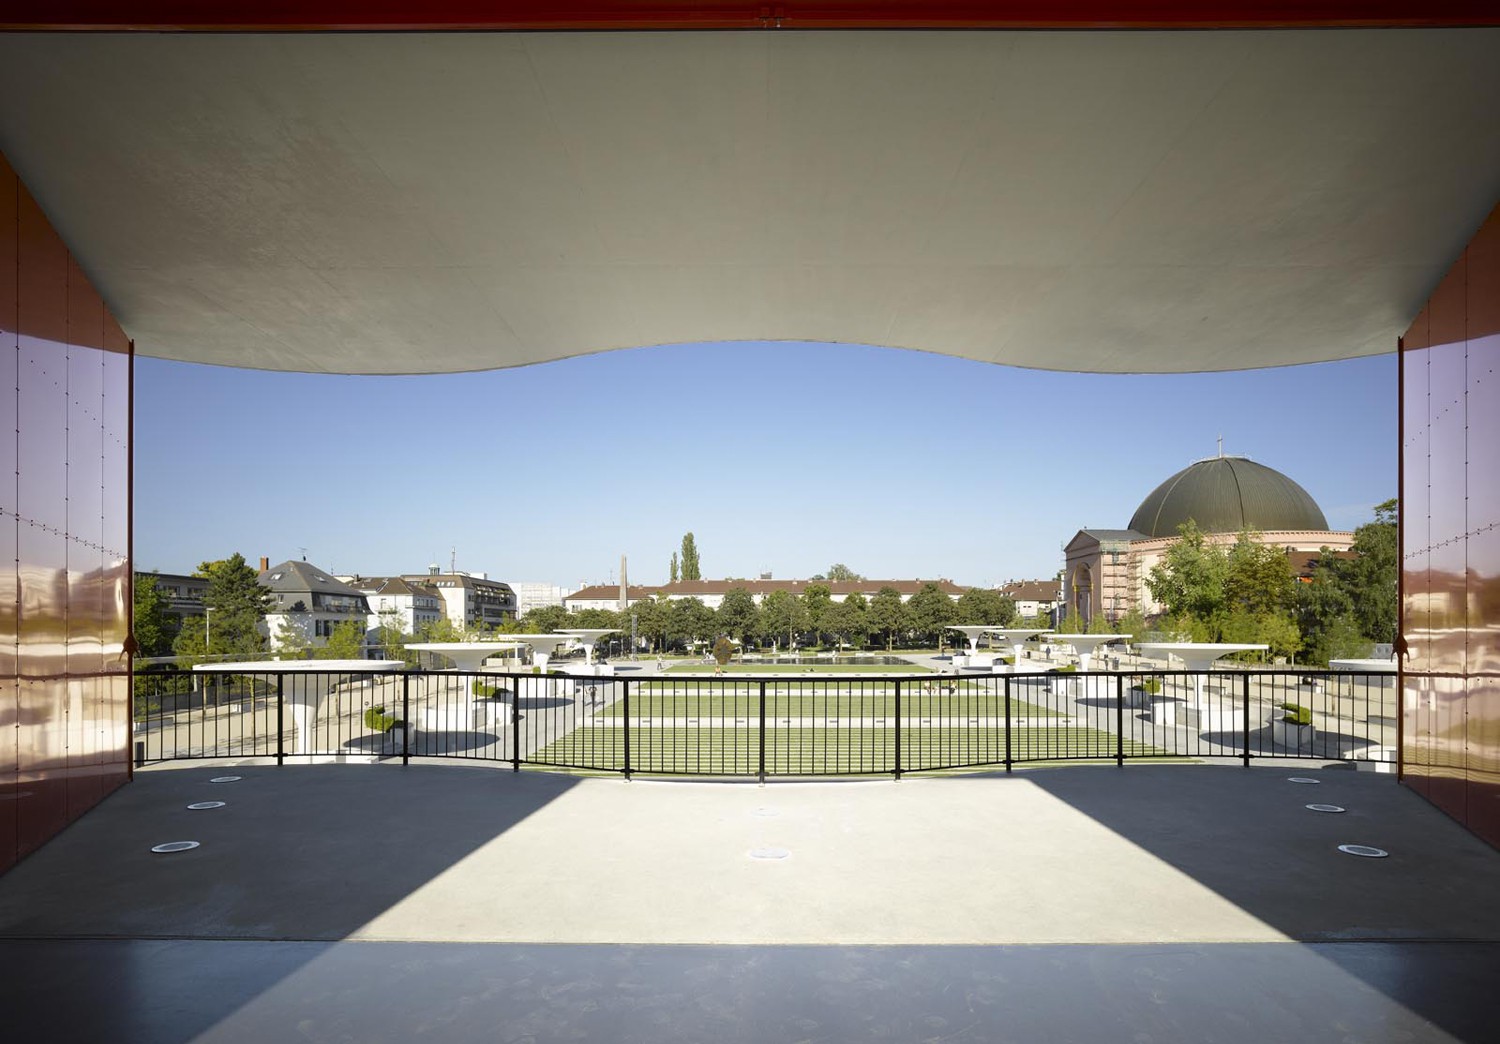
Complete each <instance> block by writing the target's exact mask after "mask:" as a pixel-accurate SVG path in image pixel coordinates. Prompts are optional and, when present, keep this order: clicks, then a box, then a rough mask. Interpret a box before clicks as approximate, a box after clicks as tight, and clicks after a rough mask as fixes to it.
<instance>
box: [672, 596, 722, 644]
mask: <svg viewBox="0 0 1500 1044" xmlns="http://www.w3.org/2000/svg"><path fill="white" fill-rule="evenodd" d="M715 623H716V621H715V619H714V611H713V610H712V609H710V608H709V607H708V606H706V605H704V604H703V601H702V599H698V598H677V599H674V600H673V602H672V611H671V616H670V622H669V627H670V630H669V632H668V633H669V634H670V635H671V638H672V640H673V641H675V642H686V643H691V642H701V641H706V640H707V639H709V638H711V637H713V635H714V632H715Z"/></svg>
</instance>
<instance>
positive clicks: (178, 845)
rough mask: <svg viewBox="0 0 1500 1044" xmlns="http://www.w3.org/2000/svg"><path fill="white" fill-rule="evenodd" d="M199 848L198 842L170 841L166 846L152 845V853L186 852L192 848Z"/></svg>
mask: <svg viewBox="0 0 1500 1044" xmlns="http://www.w3.org/2000/svg"><path fill="white" fill-rule="evenodd" d="M197 847H198V842H196V841H168V842H167V843H166V844H164V845H152V846H151V851H153V852H161V853H168V852H186V851H187V850H188V849H190V848H197Z"/></svg>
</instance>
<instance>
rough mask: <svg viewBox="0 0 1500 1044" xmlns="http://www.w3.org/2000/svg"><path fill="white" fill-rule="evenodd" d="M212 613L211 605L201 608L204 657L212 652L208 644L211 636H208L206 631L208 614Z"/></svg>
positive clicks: (207, 630)
mask: <svg viewBox="0 0 1500 1044" xmlns="http://www.w3.org/2000/svg"><path fill="white" fill-rule="evenodd" d="M213 611H214V607H213V606H211V605H205V606H204V607H203V654H204V655H205V656H207V655H208V654H209V653H211V652H212V651H213V648H212V646H211V644H210V640H211V637H212V636H211V635H210V633H209V629H208V621H209V613H212V612H213Z"/></svg>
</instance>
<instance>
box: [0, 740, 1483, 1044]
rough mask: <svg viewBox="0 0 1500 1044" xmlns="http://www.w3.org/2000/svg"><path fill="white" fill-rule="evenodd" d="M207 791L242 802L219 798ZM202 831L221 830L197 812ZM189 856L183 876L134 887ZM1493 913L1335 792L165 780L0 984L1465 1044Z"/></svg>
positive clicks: (1240, 776)
mask: <svg viewBox="0 0 1500 1044" xmlns="http://www.w3.org/2000/svg"><path fill="white" fill-rule="evenodd" d="M225 774H229V775H238V776H240V777H242V778H241V779H239V780H238V781H235V782H232V783H213V782H210V780H211V779H212V778H213V777H215V776H220V775H225ZM1298 774H1306V775H1308V776H1310V777H1313V778H1317V779H1319V780H1320V783H1319V784H1317V785H1306V784H1296V783H1291V782H1289V781H1288V778H1287V777H1288V776H1292V775H1298ZM204 800H222V801H224V802H226V804H225V806H224V807H223V808H219V809H211V810H201V811H195V810H190V809H188V808H187V807H186V806H187V805H189V804H192V803H195V802H198V801H204ZM1314 802H1317V803H1327V804H1335V805H1338V806H1340V807H1343V808H1345V809H1347V811H1346V812H1344V813H1341V814H1327V813H1318V812H1313V811H1309V810H1307V809H1306V808H1305V807H1304V806H1305V805H1306V804H1308V803H1314ZM174 840H196V841H199V842H201V847H199V848H197V849H194V850H192V851H188V852H185V853H181V854H177V855H157V854H153V853H151V852H150V851H149V848H150V847H151V846H152V845H153V844H157V843H160V842H165V841H174ZM1343 843H1357V844H1365V845H1372V846H1378V847H1380V848H1382V849H1385V850H1386V851H1388V852H1389V856H1388V857H1387V858H1383V859H1365V858H1356V857H1352V856H1349V855H1345V854H1343V853H1341V852H1339V851H1338V848H1337V846H1338V845H1339V844H1343ZM101 865H108V866H110V867H111V873H110V874H108V875H102V876H101V875H100V874H99V873H98V872H97V867H99V866H101ZM1497 879H1500V853H1497V852H1495V851H1494V850H1492V849H1490V848H1489V847H1488V846H1486V845H1484V844H1483V843H1482V842H1480V841H1478V840H1477V839H1476V838H1474V837H1473V836H1472V835H1470V834H1468V833H1467V832H1465V831H1464V830H1462V829H1461V828H1459V827H1458V826H1457V825H1456V824H1454V823H1452V822H1451V821H1450V820H1448V819H1447V818H1446V817H1444V816H1443V815H1442V814H1441V813H1439V812H1437V811H1436V810H1434V809H1433V808H1431V807H1430V806H1428V805H1427V804H1425V803H1424V802H1422V801H1421V800H1420V799H1419V798H1417V797H1416V796H1415V795H1414V794H1412V793H1410V792H1408V791H1407V790H1405V789H1403V788H1401V787H1399V786H1398V785H1396V784H1395V783H1394V782H1393V780H1392V779H1391V777H1390V776H1388V775H1381V774H1376V773H1371V772H1362V771H1355V770H1353V769H1350V768H1348V767H1346V766H1338V767H1334V766H1330V767H1327V768H1319V767H1315V766H1310V765H1278V766H1267V767H1254V768H1250V769H1244V768H1239V767H1230V766H1192V765H1130V766H1127V767H1125V768H1123V769H1120V768H1115V767H1112V766H1091V767H1077V768H1062V769H1036V770H1031V771H1027V772H1018V773H1016V774H1014V775H1012V776H1010V777H1006V776H1003V775H981V776H967V777H949V778H929V779H916V780H905V781H902V782H899V783H898V782H892V781H889V780H872V781H865V782H843V783H779V784H772V785H769V786H756V785H753V784H725V783H685V782H652V781H634V782H626V781H624V780H619V779H611V778H589V779H582V778H577V777H569V776H562V775H553V774H546V773H540V772H522V773H520V774H512V773H510V772H509V771H506V770H504V769H501V768H495V767H484V766H461V765H452V764H441V765H440V764H413V765H411V766H408V767H405V768H402V767H400V766H390V765H308V766H287V767H283V768H276V767H274V766H263V765H247V766H239V767H236V766H232V765H225V764H214V765H193V766H171V767H161V768H156V769H151V770H147V771H142V772H138V773H137V777H136V780H135V782H134V783H133V784H131V785H130V786H128V787H126V788H125V789H124V790H122V791H119V792H117V793H116V794H115V795H113V796H112V797H110V798H109V799H108V800H106V801H105V803H104V804H103V805H102V806H101V807H99V808H98V809H96V810H95V811H93V812H91V813H89V814H88V815H86V816H85V817H84V818H83V819H82V820H81V821H79V822H78V823H76V824H74V825H73V826H72V827H70V828H69V829H68V830H67V831H65V832H64V833H63V834H62V835H61V836H60V837H59V838H58V839H56V840H55V841H53V842H52V843H50V844H49V845H47V846H46V847H45V848H44V849H42V850H41V851H39V852H38V853H36V854H34V855H33V856H31V857H30V858H28V859H27V860H25V861H24V862H23V863H22V864H21V865H20V866H18V867H17V868H16V869H15V870H13V871H12V872H11V873H9V874H7V875H6V876H5V877H3V878H0V966H3V969H4V973H3V974H0V982H3V983H5V984H6V986H5V988H6V989H8V990H24V991H28V992H30V993H33V994H47V993H48V992H49V991H52V992H53V993H57V994H59V995H61V994H62V993H66V994H68V995H69V996H71V997H72V998H74V999H75V1000H76V1001H78V1003H74V1004H71V1005H66V1006H62V1007H61V1008H59V1007H58V1006H54V1005H33V1006H31V1007H30V1008H28V1010H35V1011H37V1012H43V1011H45V1012H49V1013H54V1014H53V1015H51V1016H49V1017H54V1018H55V1017H56V1015H55V1013H56V1012H57V1011H59V1010H62V1011H63V1015H62V1018H63V1020H64V1022H63V1024H61V1025H54V1026H53V1027H52V1030H53V1031H54V1034H55V1035H54V1036H52V1037H51V1038H50V1039H59V1040H62V1039H79V1040H82V1039H96V1038H94V1037H92V1036H91V1034H92V1033H93V1031H94V1030H96V1029H98V1028H100V1026H101V1025H102V1024H103V1022H106V1021H107V1022H108V1023H109V1025H110V1027H111V1030H112V1032H110V1034H109V1037H110V1039H113V1040H123V1041H134V1040H142V1041H144V1040H150V1041H153V1044H159V1042H161V1041H172V1040H182V1041H186V1040H213V1041H220V1040H224V1041H229V1040H255V1039H267V1038H268V1037H269V1036H271V1035H281V1036H285V1035H286V1034H288V1033H290V1032H293V1028H294V1027H297V1028H299V1030H300V1032H301V1033H302V1034H303V1035H304V1036H305V1037H306V1039H312V1040H352V1039H359V1040H405V1039H412V1037H413V1036H415V1035H417V1034H418V1033H419V1032H422V1033H427V1034H429V1036H431V1037H432V1038H433V1039H442V1040H463V1039H473V1038H471V1037H468V1036H466V1034H467V1033H469V1032H470V1031H475V1032H477V1030H476V1029H475V1027H477V1026H479V1024H480V1023H485V1024H487V1025H488V1027H489V1030H488V1031H486V1039H496V1040H536V1041H541V1040H565V1039H598V1040H643V1041H645V1040H683V1041H688V1040H707V1039H725V1040H770V1039H786V1040H796V1039H807V1040H855V1039H871V1040H892V1039H909V1040H925V1039H942V1040H964V1041H976V1042H977V1041H995V1040H1039V1041H1040V1040H1054V1039H1070V1040H1080V1041H1095V1040H1098V1041H1105V1040H1118V1039H1142V1040H1170V1041H1179V1040H1180V1041H1189V1040H1193V1041H1198V1040H1214V1039H1217V1040H1230V1041H1241V1040H1244V1041H1249V1040H1271V1039H1280V1040H1292V1039H1315V1038H1316V1036H1319V1035H1322V1033H1323V1032H1325V1031H1327V1032H1332V1031H1333V1030H1334V1029H1335V1028H1337V1027H1339V1026H1343V1027H1345V1028H1346V1029H1347V1027H1351V1026H1352V1027H1356V1028H1361V1032H1357V1033H1355V1034H1354V1035H1352V1036H1350V1035H1348V1034H1347V1033H1346V1034H1345V1036H1344V1037H1342V1038H1341V1039H1355V1040H1386V1039H1409V1040H1448V1039H1457V1040H1480V1039H1485V1038H1483V1037H1482V1036H1477V1035H1475V1034H1477V1033H1479V1029H1478V1024H1477V1023H1474V1024H1472V1025H1471V1023H1470V1021H1466V1020H1471V1013H1470V1012H1469V1008H1468V1007H1466V1005H1468V1004H1471V1003H1473V1002H1474V1001H1475V998H1478V997H1479V996H1481V995H1483V993H1484V991H1486V990H1488V989H1489V985H1488V983H1489V982H1490V981H1491V980H1492V979H1493V975H1494V973H1495V972H1496V971H1497V970H1500V963H1497V957H1500V905H1496V904H1493V903H1488V904H1479V905H1476V904H1475V902H1474V901H1473V897H1474V896H1476V895H1485V894H1488V893H1489V891H1490V890H1492V886H1493V882H1494V881H1495V880H1497ZM121 976H126V980H121V978H120V977H121ZM1444 976H1445V977H1444ZM121 981H129V983H130V988H129V990H128V992H125V993H121V992H120V989H119V985H120V983H121ZM1424 984H1425V985H1424ZM955 990H956V991H958V992H957V993H956V994H955V993H954V992H953V991H955ZM1310 991H1316V995H1313V993H1311V992H1310ZM0 999H4V998H0ZM9 999H11V1000H14V999H15V998H14V997H12V998H9ZM95 1001H98V1003H97V1004H96V1003H94V1002H95ZM105 1002H108V1003H107V1004H106V1003H105ZM101 1005H102V1006H101ZM1164 1006H1165V1007H1164ZM10 1010H17V1009H15V1008H11V1009H10ZM1225 1018H1228V1019H1229V1020H1230V1023H1229V1024H1224V1023H1223V1022H1222V1020H1223V1019H1225ZM1059 1026H1063V1027H1071V1030H1070V1032H1071V1034H1072V1035H1071V1036H1064V1037H1058V1036H1055V1035H1053V1034H1054V1033H1055V1031H1056V1030H1057V1028H1058V1027H1059ZM1215 1026H1217V1027H1218V1028H1217V1030H1215V1031H1214V1032H1209V1030H1208V1029H1207V1028H1209V1027H1215ZM590 1027H592V1034H594V1035H590V1033H589V1032H585V1031H586V1030H589V1028H590ZM757 1027H758V1029H757ZM1049 1027H1050V1030H1049ZM1130 1027H1136V1028H1137V1030H1139V1033H1137V1035H1135V1036H1131V1035H1130V1033H1128V1032H1127V1033H1125V1035H1124V1036H1123V1037H1122V1036H1121V1035H1120V1034H1121V1033H1122V1032H1124V1031H1125V1030H1128V1029H1129V1028H1130ZM1141 1027H1145V1028H1146V1029H1141ZM33 1029H34V1030H35V1029H36V1028H35V1027H33ZM1147 1030H1149V1032H1147ZM1314 1031H1316V1032H1314ZM1142 1034H1144V1035H1142ZM1205 1034H1207V1035H1205ZM1215 1034H1217V1035H1215ZM1304 1034H1305V1035H1304ZM1362 1034H1363V1035H1362ZM33 1039H42V1038H35V1037H34V1038H33Z"/></svg>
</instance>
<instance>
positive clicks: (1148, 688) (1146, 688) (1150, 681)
mask: <svg viewBox="0 0 1500 1044" xmlns="http://www.w3.org/2000/svg"><path fill="white" fill-rule="evenodd" d="M1136 688H1137V689H1140V690H1141V691H1142V692H1144V693H1146V695H1148V696H1156V695H1159V694H1160V693H1161V679H1160V678H1142V679H1141V680H1140V683H1139V684H1137V685H1136Z"/></svg>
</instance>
